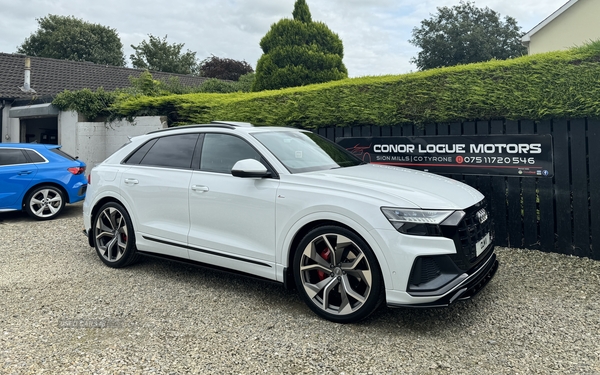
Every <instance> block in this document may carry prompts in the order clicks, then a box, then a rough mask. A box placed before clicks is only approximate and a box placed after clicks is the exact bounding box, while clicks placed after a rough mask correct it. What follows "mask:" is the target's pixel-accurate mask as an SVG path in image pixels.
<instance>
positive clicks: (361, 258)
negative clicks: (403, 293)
mask: <svg viewBox="0 0 600 375" xmlns="http://www.w3.org/2000/svg"><path fill="white" fill-rule="evenodd" d="M293 267H294V268H293V269H294V278H295V281H296V287H297V288H298V291H299V293H300V295H301V296H302V298H303V299H304V301H305V302H306V304H307V305H308V306H309V307H310V308H311V310H313V311H314V312H315V313H317V314H318V315H319V316H321V317H323V318H325V319H328V320H331V321H334V322H337V323H352V322H356V321H359V320H361V319H364V318H366V317H367V316H369V315H370V314H371V313H372V312H373V311H375V310H376V309H377V307H378V306H379V304H380V303H381V302H382V301H383V298H384V293H383V292H384V288H383V281H382V275H381V270H380V268H379V265H378V263H377V259H376V258H375V255H374V254H373V251H372V250H371V248H370V247H369V246H368V245H367V243H366V242H365V241H364V240H363V239H362V238H360V237H359V236H357V235H356V234H355V233H353V232H351V231H350V230H348V229H345V228H342V227H338V226H323V227H319V228H316V229H313V230H312V231H310V232H309V233H308V234H307V235H306V236H305V237H304V238H303V239H302V241H301V242H300V245H299V246H298V249H297V251H296V254H295V257H294V264H293Z"/></svg>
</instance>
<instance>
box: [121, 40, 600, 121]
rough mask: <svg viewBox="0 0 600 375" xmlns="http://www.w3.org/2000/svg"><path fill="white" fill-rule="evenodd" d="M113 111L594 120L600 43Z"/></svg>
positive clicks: (599, 103) (136, 103) (194, 116)
mask: <svg viewBox="0 0 600 375" xmlns="http://www.w3.org/2000/svg"><path fill="white" fill-rule="evenodd" d="M111 112H112V113H117V114H119V115H120V116H123V117H132V116H138V115H148V114H152V115H166V116H168V117H169V119H170V120H171V122H172V123H173V124H192V123H207V122H210V121H212V120H231V121H248V122H252V123H254V124H257V125H276V126H296V127H304V128H311V129H314V128H318V127H327V126H355V125H381V126H386V125H397V124H403V123H416V124H423V123H443V122H454V121H464V120H488V119H499V118H506V119H513V120H516V119H529V120H542V119H548V118H582V117H592V118H598V117H600V41H599V42H594V43H590V44H588V45H585V46H583V47H578V48H574V49H571V50H568V51H562V52H551V53H545V54H538V55H533V56H524V57H521V58H517V59H512V60H506V61H490V62H486V63H478V64H469V65H461V66H455V67H450V68H441V69H432V70H428V71H423V72H416V73H410V74H404V75H395V76H378V77H362V78H353V79H345V80H341V81H334V82H329V83H323V84H316V85H309V86H303V87H295V88H288V89H282V90H273V91H263V92H257V93H233V94H189V95H171V96H162V97H137V98H130V99H125V100H119V101H117V102H116V103H114V104H113V105H112V106H111Z"/></svg>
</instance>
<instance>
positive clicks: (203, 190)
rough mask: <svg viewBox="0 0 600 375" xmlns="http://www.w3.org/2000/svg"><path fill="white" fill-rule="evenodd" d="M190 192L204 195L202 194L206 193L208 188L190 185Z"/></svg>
mask: <svg viewBox="0 0 600 375" xmlns="http://www.w3.org/2000/svg"><path fill="white" fill-rule="evenodd" d="M192 190H193V191H198V192H201V193H204V192H207V191H208V186H204V185H192Z"/></svg>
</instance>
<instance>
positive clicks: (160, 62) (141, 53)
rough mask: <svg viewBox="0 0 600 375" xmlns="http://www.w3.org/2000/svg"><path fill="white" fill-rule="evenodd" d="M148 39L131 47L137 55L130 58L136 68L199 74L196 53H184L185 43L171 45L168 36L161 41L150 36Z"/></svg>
mask: <svg viewBox="0 0 600 375" xmlns="http://www.w3.org/2000/svg"><path fill="white" fill-rule="evenodd" d="M148 38H149V40H148V41H147V42H146V41H145V40H143V41H142V42H141V43H140V44H138V45H137V46H134V45H133V44H132V45H131V48H133V50H134V51H135V53H134V54H131V55H130V56H129V58H130V59H131V64H132V65H133V67H134V68H138V69H148V70H156V71H159V72H167V73H178V74H196V73H197V72H198V61H197V59H196V52H192V51H190V50H189V49H188V50H187V52H185V53H184V52H182V51H181V50H182V49H183V46H184V45H185V44H184V43H173V44H169V43H168V42H167V36H166V35H165V37H164V38H162V39H161V38H160V37H156V36H154V35H152V34H149V35H148Z"/></svg>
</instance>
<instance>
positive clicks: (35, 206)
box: [25, 186, 65, 220]
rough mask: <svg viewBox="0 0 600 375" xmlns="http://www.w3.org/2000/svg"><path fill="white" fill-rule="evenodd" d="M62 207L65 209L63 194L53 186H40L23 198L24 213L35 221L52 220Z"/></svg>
mask: <svg viewBox="0 0 600 375" xmlns="http://www.w3.org/2000/svg"><path fill="white" fill-rule="evenodd" d="M63 207H65V199H64V196H63V193H62V191H61V190H60V189H59V188H56V187H54V186H40V187H38V188H36V189H34V190H32V191H31V192H30V193H29V194H27V198H25V211H27V213H28V214H29V216H31V217H32V218H34V219H36V220H49V219H54V218H55V217H56V216H57V215H58V214H60V212H61V211H62V209H63Z"/></svg>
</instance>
